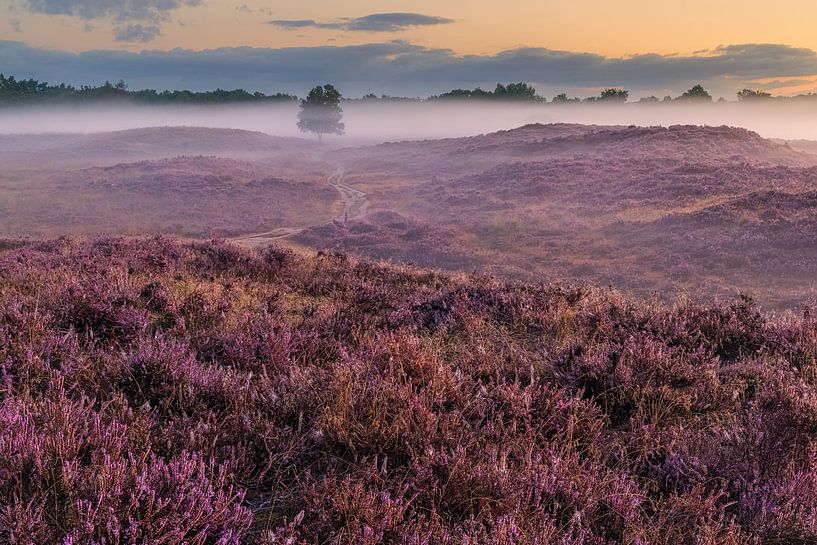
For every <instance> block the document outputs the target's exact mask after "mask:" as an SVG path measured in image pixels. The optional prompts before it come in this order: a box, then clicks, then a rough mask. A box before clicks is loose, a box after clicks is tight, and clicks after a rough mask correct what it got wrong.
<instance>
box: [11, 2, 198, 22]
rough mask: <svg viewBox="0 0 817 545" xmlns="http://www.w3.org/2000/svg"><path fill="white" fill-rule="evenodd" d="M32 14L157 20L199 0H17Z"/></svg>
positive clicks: (119, 19) (123, 19)
mask: <svg viewBox="0 0 817 545" xmlns="http://www.w3.org/2000/svg"><path fill="white" fill-rule="evenodd" d="M19 1H20V3H21V5H22V7H23V8H24V9H27V10H28V11H31V12H33V13H44V14H47V15H71V16H74V17H79V18H81V19H115V20H118V21H131V20H134V21H160V20H163V19H165V18H166V17H167V13H168V12H170V11H173V10H175V9H178V8H180V7H182V6H197V5H200V4H201V3H202V0H19Z"/></svg>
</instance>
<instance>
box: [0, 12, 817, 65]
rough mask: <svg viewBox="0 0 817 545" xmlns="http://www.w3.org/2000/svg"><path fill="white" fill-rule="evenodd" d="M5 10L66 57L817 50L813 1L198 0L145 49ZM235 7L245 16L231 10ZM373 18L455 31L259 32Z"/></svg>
mask: <svg viewBox="0 0 817 545" xmlns="http://www.w3.org/2000/svg"><path fill="white" fill-rule="evenodd" d="M8 1H10V2H11V3H12V4H14V5H15V9H14V10H13V11H12V12H10V13H9V16H8V17H0V39H7V40H17V41H22V42H24V43H26V44H28V45H32V46H37V47H49V48H55V49H63V50H69V51H84V50H89V49H99V48H104V49H127V50H131V51H137V50H141V49H146V48H150V49H163V50H167V49H172V48H176V47H182V48H190V49H207V48H215V47H222V46H242V45H247V46H256V47H283V46H313V45H344V44H358V43H369V42H374V41H385V40H391V39H402V40H407V41H410V42H412V43H417V44H421V45H425V46H429V47H442V48H450V49H453V50H454V51H456V52H457V53H461V54H471V53H473V54H485V53H495V52H497V51H501V50H504V49H509V48H514V47H518V46H537V47H547V48H551V49H562V50H569V51H583V52H593V53H599V54H603V55H606V56H626V55H631V54H637V53H650V52H654V53H661V54H672V53H679V54H682V53H686V54H688V53H691V52H694V51H697V50H703V49H711V48H714V47H716V46H717V45H722V44H732V43H785V44H788V45H794V46H799V47H808V48H811V49H817V32H815V30H814V28H815V26H814V25H815V21H817V2H815V1H813V0H777V1H775V2H769V1H768V0H763V1H761V0H685V1H683V2H679V1H678V0H672V1H669V0H630V1H629V2H627V3H619V2H602V1H599V0H571V1H570V2H564V1H559V2H555V1H550V0H506V1H504V2H496V1H495V0H491V1H488V0H468V1H464V0H446V1H444V2H440V1H439V0H437V1H431V0H416V1H410V2H409V1H400V0H386V1H383V0H348V1H344V2H342V3H340V2H336V1H320V0H302V1H299V2H292V1H270V0H205V1H204V3H203V4H202V5H199V6H195V7H190V6H185V7H182V8H179V9H176V10H173V11H170V12H167V14H166V17H165V20H164V21H161V22H159V23H157V24H158V26H159V27H160V28H161V35H160V36H159V37H157V38H156V39H154V40H152V41H150V42H148V43H124V42H118V41H116V40H115V38H114V35H115V32H114V26H115V24H116V22H115V21H114V20H112V19H111V18H105V17H100V18H96V19H86V20H83V19H80V18H79V17H74V16H66V15H42V14H33V13H30V12H29V11H28V10H26V9H25V2H27V1H28V0H8ZM47 1H48V2H53V3H55V4H56V3H58V2H63V1H64V2H74V3H80V2H82V1H83V0H47ZM148 1H149V0H148ZM243 4H245V5H246V7H247V9H246V10H239V9H237V8H238V7H239V6H240V5H243ZM382 12H414V13H422V14H426V15H434V16H441V17H446V18H450V19H454V20H455V21H456V22H455V23H453V24H446V25H437V26H430V27H415V28H411V29H408V30H405V31H403V32H397V33H382V32H378V33H371V32H349V31H343V30H321V29H298V30H283V29H280V28H276V27H273V26H270V25H265V24H264V22H265V21H268V20H270V19H314V20H317V21H321V22H328V21H332V20H336V19H338V18H342V17H359V16H364V15H368V14H371V13H382ZM18 29H19V30H18Z"/></svg>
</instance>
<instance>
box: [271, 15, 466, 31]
mask: <svg viewBox="0 0 817 545" xmlns="http://www.w3.org/2000/svg"><path fill="white" fill-rule="evenodd" d="M453 22H454V20H453V19H446V18H445V17H434V16H431V15H422V14H420V13H373V14H371V15H366V16H363V17H356V18H353V19H352V18H345V19H340V20H339V21H335V22H326V23H321V22H318V21H315V20H313V19H276V20H273V21H269V23H268V24H270V25H274V26H277V27H279V28H283V29H286V30H295V29H300V28H319V29H331V30H347V31H353V32H400V31H403V30H406V29H407V28H409V27H416V26H433V25H446V24H451V23H453Z"/></svg>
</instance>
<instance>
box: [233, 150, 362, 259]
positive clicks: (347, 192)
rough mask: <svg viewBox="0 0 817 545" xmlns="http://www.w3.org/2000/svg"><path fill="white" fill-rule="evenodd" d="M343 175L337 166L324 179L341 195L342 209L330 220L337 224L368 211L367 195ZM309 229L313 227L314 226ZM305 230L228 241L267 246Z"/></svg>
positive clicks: (283, 230) (281, 230) (288, 229)
mask: <svg viewBox="0 0 817 545" xmlns="http://www.w3.org/2000/svg"><path fill="white" fill-rule="evenodd" d="M345 175H346V169H344V168H343V167H342V166H339V167H338V168H336V169H335V171H334V172H332V173H331V174H330V175H329V176H327V177H326V183H328V184H329V185H331V186H332V187H333V188H335V190H337V192H338V193H340V195H341V204H343V209H342V210H341V211H340V214H339V215H338V216H337V217H335V218H334V219H333V220H332V221H336V222H339V223H346V222H348V221H355V220H360V219H363V218H365V217H366V214H367V213H368V211H369V199H368V196H367V194H366V193H364V192H363V191H360V190H359V189H355V188H354V187H351V186H348V185H346V184H344V183H343V178H344V176H345ZM310 227H315V225H312V226H310ZM306 229H309V227H279V228H277V229H273V230H271V231H265V232H263V233H255V234H252V235H242V236H238V237H233V238H231V239H229V240H230V241H232V242H235V243H237V244H241V245H243V246H248V247H255V246H261V245H264V244H268V243H270V242H272V241H275V240H279V239H282V238H287V237H291V236H293V235H297V234H298V233H300V232H302V231H304V230H306Z"/></svg>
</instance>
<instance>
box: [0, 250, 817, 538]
mask: <svg viewBox="0 0 817 545" xmlns="http://www.w3.org/2000/svg"><path fill="white" fill-rule="evenodd" d="M0 542H1V543H14V544H29V543H56V544H63V545H67V544H72V545H77V544H85V543H89V544H90V543H95V544H114V543H119V544H126V543H128V544H130V543H132V544H136V543H139V544H168V545H170V544H183V543H184V544H201V545H204V544H208V545H209V544H219V545H228V544H243V543H258V544H265V545H271V544H291V545H295V544H330V543H331V544H349V545H351V544H356V545H357V544H372V545H373V544H377V543H405V544H412V545H423V544H428V545H431V544H452V545H453V544H458V545H459V544H469V545H474V544H494V543H498V544H519V545H526V544H560V545H579V544H588V545H591V544H592V545H596V544H598V545H602V544H604V545H612V544H628V545H630V544H632V545H636V544H637V545H646V544H667V545H670V544H677V543H695V544H700V545H715V544H734V545H738V544H745V543H749V544H756V545H761V544H764V545H765V544H784V543H787V544H788V543H803V544H805V543H814V542H817V317H815V315H814V313H813V311H808V312H805V313H803V314H802V315H801V316H795V315H793V314H786V315H781V316H768V315H763V314H761V313H759V312H758V311H757V309H756V308H755V307H754V306H753V303H752V302H751V301H750V300H748V299H745V298H744V299H738V300H735V301H732V302H725V303H712V304H709V305H706V306H702V305H698V304H693V303H683V304H678V305H676V306H673V307H668V306H663V305H661V304H659V303H656V302H647V301H642V300H633V299H628V298H625V297H623V296H621V295H619V294H617V293H615V292H612V291H607V290H601V289H595V288H588V287H573V286H565V285H541V284H519V283H510V282H505V281H499V280H496V279H492V278H488V277H476V276H474V277H464V276H456V277H451V276H445V275H442V274H438V273H435V272H429V271H423V270H418V269H408V268H398V267H395V266H390V265H383V264H377V263H372V262H358V261H355V260H352V259H351V258H348V257H345V256H343V255H341V254H318V255H317V256H315V257H305V256H302V255H300V254H296V253H292V252H291V251H288V250H284V249H281V248H276V247H273V248H269V249H266V250H263V251H258V252H255V253H254V252H251V251H249V250H243V249H240V248H237V247H235V246H230V245H227V244H225V243H223V242H184V243H182V242H177V241H173V240H170V239H164V238H149V239H148V238H140V239H127V238H106V239H96V240H90V241H83V240H73V239H59V240H53V241H49V242H43V243H37V244H30V245H26V246H24V247H21V248H10V249H6V250H4V253H2V255H0Z"/></svg>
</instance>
